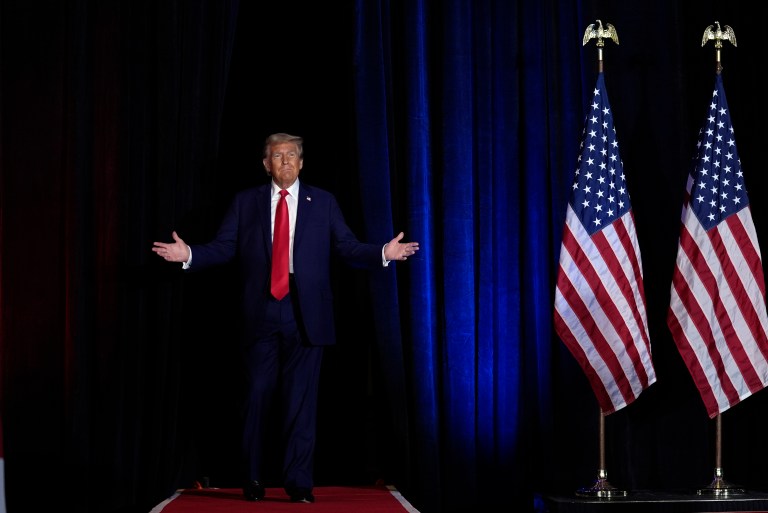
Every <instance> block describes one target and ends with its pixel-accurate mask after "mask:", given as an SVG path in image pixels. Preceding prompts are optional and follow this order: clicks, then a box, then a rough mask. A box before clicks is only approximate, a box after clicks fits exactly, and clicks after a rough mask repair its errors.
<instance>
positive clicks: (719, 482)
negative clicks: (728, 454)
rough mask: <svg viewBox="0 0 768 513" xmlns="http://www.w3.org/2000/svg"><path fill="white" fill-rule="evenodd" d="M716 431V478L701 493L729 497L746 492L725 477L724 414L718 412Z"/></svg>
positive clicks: (699, 492) (699, 491)
mask: <svg viewBox="0 0 768 513" xmlns="http://www.w3.org/2000/svg"><path fill="white" fill-rule="evenodd" d="M715 421H716V426H717V428H716V431H715V478H714V479H713V480H712V482H711V483H710V484H709V486H707V487H705V488H702V489H700V490H698V492H697V493H698V494H699V495H713V496H717V497H729V496H731V495H738V494H741V493H744V489H743V488H739V487H738V486H734V485H732V484H730V483H728V482H727V481H726V480H725V479H723V416H722V414H720V413H718V414H717V418H716V420H715Z"/></svg>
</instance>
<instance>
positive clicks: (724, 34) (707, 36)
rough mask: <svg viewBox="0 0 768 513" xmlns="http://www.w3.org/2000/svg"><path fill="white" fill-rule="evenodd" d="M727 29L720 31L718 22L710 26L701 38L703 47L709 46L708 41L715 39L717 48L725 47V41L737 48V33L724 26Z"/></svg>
mask: <svg viewBox="0 0 768 513" xmlns="http://www.w3.org/2000/svg"><path fill="white" fill-rule="evenodd" d="M724 27H725V29H724V30H721V29H720V22H719V21H716V22H715V24H714V25H710V26H709V27H707V28H706V29H705V30H704V36H703V37H702V38H701V46H704V45H705V44H707V41H709V40H711V39H714V40H715V48H722V47H723V40H725V41H730V42H731V43H732V44H733V46H736V33H735V32H734V31H733V29H732V28H731V27H729V26H728V25H724Z"/></svg>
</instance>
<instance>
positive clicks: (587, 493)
mask: <svg viewBox="0 0 768 513" xmlns="http://www.w3.org/2000/svg"><path fill="white" fill-rule="evenodd" d="M596 21H597V23H596V24H595V23H591V24H590V25H589V26H588V27H587V30H585V31H584V38H583V39H582V46H585V45H586V44H587V42H588V41H589V40H590V39H597V42H596V43H595V46H597V70H598V72H599V73H602V72H603V47H604V46H605V43H604V42H603V39H610V40H611V41H613V42H614V43H616V44H619V35H618V34H617V33H616V29H615V28H614V26H613V25H611V24H610V23H606V24H605V27H603V22H601V21H600V20H596ZM599 414H600V415H599V437H600V438H599V463H598V469H597V479H596V480H595V482H594V483H593V484H592V486H588V487H584V488H579V489H578V490H576V495H578V496H580V497H601V498H610V497H626V495H627V492H626V490H620V489H618V488H616V487H615V486H613V485H612V484H611V483H609V482H608V471H607V470H606V468H605V467H606V466H605V415H604V414H603V412H602V410H600V412H599Z"/></svg>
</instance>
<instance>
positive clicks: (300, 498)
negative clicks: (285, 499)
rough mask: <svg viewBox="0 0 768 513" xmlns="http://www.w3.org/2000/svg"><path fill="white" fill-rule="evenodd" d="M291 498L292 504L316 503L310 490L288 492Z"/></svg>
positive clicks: (297, 489) (301, 489)
mask: <svg viewBox="0 0 768 513" xmlns="http://www.w3.org/2000/svg"><path fill="white" fill-rule="evenodd" d="M288 495H290V496H291V502H303V503H305V504H309V503H312V502H315V496H314V495H312V491H311V490H310V489H309V488H294V489H292V490H291V491H289V492H288Z"/></svg>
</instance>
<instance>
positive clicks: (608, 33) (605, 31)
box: [582, 20, 619, 48]
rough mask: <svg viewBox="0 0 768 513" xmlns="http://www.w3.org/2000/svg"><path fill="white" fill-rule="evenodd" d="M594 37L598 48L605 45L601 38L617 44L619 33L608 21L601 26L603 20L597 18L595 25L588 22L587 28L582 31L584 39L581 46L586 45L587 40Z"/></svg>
mask: <svg viewBox="0 0 768 513" xmlns="http://www.w3.org/2000/svg"><path fill="white" fill-rule="evenodd" d="M594 38H597V47H598V48H602V47H603V46H605V43H603V39H610V40H611V41H613V42H614V43H616V44H619V35H618V34H617V33H616V28H615V27H614V26H613V25H611V24H610V23H606V24H605V28H603V22H602V21H600V20H597V26H595V24H594V23H590V25H589V26H588V27H587V30H586V31H584V41H583V43H582V46H584V45H586V44H587V41H589V40H590V39H594Z"/></svg>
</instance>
